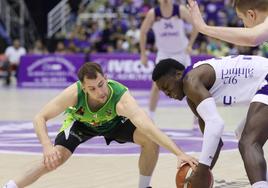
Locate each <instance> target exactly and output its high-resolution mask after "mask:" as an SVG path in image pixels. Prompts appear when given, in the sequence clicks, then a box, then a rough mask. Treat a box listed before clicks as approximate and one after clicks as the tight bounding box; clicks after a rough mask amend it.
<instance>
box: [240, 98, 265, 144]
mask: <svg viewBox="0 0 268 188" xmlns="http://www.w3.org/2000/svg"><path fill="white" fill-rule="evenodd" d="M245 138H246V139H247V141H249V142H256V141H257V142H259V143H260V144H264V143H265V142H266V140H267V138H268V105H266V104H264V103H260V102H253V103H251V104H250V107H249V110H248V114H247V120H246V124H245V128H244V130H243V132H242V138H241V139H245Z"/></svg>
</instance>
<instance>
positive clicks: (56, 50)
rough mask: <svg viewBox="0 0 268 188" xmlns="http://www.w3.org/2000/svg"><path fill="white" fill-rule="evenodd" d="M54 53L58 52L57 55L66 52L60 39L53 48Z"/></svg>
mask: <svg viewBox="0 0 268 188" xmlns="http://www.w3.org/2000/svg"><path fill="white" fill-rule="evenodd" d="M55 54H59V55H64V54H66V49H65V45H64V43H63V42H62V41H59V42H58V43H57V46H56V49H55Z"/></svg>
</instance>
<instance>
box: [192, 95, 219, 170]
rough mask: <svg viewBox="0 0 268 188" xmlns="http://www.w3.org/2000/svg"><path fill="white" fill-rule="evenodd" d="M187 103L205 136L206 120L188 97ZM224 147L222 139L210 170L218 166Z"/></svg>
mask: <svg viewBox="0 0 268 188" xmlns="http://www.w3.org/2000/svg"><path fill="white" fill-rule="evenodd" d="M187 103H188V106H189V107H190V109H191V110H192V112H193V113H194V114H195V115H196V117H197V118H198V123H199V127H200V130H201V132H202V133H203V134H204V130H205V122H204V120H203V119H202V118H201V117H200V116H199V114H198V112H197V111H196V106H195V104H194V103H193V102H192V101H191V100H190V99H189V98H188V97H187ZM222 146H223V141H222V139H220V142H219V145H218V148H217V151H216V153H215V155H214V157H213V160H212V162H211V165H210V169H212V168H213V167H214V165H215V164H216V162H217V160H218V157H219V155H220V151H221V148H222Z"/></svg>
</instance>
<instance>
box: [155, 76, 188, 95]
mask: <svg viewBox="0 0 268 188" xmlns="http://www.w3.org/2000/svg"><path fill="white" fill-rule="evenodd" d="M180 78H181V73H180V74H179V75H178V76H172V75H165V76H162V77H161V78H160V79H159V80H157V81H156V85H157V87H158V88H159V89H160V90H161V91H163V92H164V93H165V95H167V96H169V97H170V98H173V99H178V100H182V99H183V97H184V93H183V90H182V80H181V79H180Z"/></svg>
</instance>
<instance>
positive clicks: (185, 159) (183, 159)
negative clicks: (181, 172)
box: [177, 154, 198, 169]
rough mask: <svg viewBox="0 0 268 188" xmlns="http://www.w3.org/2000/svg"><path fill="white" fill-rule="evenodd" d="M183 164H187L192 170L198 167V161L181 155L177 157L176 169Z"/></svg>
mask: <svg viewBox="0 0 268 188" xmlns="http://www.w3.org/2000/svg"><path fill="white" fill-rule="evenodd" d="M183 163H188V164H189V165H190V166H191V168H192V169H195V168H196V166H197V165H198V160H197V159H196V158H194V157H192V156H191V155H187V154H181V155H180V156H178V165H177V166H178V169H179V168H180V167H181V165H182V164H183Z"/></svg>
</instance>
